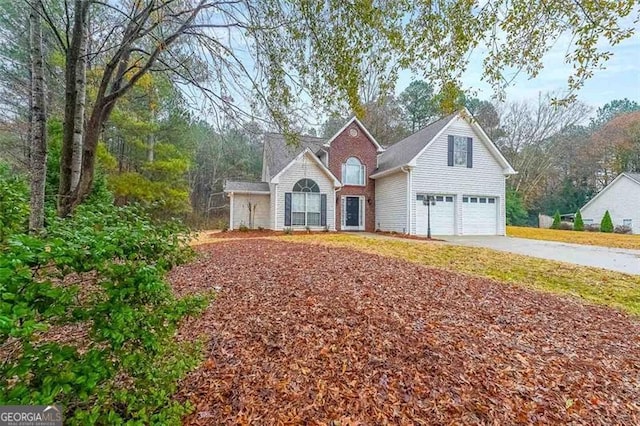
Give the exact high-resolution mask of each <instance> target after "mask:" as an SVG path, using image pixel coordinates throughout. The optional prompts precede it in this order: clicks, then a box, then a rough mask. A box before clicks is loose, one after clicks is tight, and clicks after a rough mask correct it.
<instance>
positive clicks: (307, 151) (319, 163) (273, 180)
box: [271, 148, 342, 188]
mask: <svg viewBox="0 0 640 426" xmlns="http://www.w3.org/2000/svg"><path fill="white" fill-rule="evenodd" d="M304 156H307V158H309V159H310V160H311V161H312V162H313V163H314V164H315V165H317V166H318V167H319V168H320V170H322V171H323V172H324V173H325V174H326V175H327V177H329V179H331V181H332V182H333V186H334V187H336V188H339V187H340V186H342V184H341V183H340V181H339V180H338V178H337V177H335V176H334V174H333V173H331V170H329V169H328V168H327V167H326V166H325V165H324V164H323V163H322V161H320V159H319V158H318V156H317V155H316V154H315V153H314V152H313V151H312V150H311V149H309V148H305V149H304V150H303V151H302V152H301V153H299V154H298V155H297V156H296V157H295V158H293V159H292V160H291V161H289V163H288V164H287V165H286V166H285V167H284V168H283V169H282V170H280V172H278V174H276V175H275V176H274V177H273V178H271V183H279V182H280V177H281V176H282V175H283V174H285V173H286V172H287V170H289V168H290V167H291V166H293V164H294V163H295V162H296V161H298V160H300V159H301V158H302V157H304Z"/></svg>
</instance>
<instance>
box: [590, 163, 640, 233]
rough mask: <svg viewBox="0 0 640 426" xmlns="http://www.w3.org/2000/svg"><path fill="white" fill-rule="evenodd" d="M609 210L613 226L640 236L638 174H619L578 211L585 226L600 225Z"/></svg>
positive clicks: (639, 182) (639, 183) (639, 184)
mask: <svg viewBox="0 0 640 426" xmlns="http://www.w3.org/2000/svg"><path fill="white" fill-rule="evenodd" d="M607 210H609V214H610V215H611V221H612V222H613V226H620V225H624V226H628V227H629V228H631V232H632V233H634V234H640V173H626V172H625V173H621V174H619V175H618V177H616V178H615V179H614V180H613V181H612V182H611V183H610V184H609V185H607V186H606V187H605V188H604V189H603V190H602V191H600V192H599V193H598V194H596V196H595V197H593V198H592V199H591V200H590V201H589V202H588V203H587V204H585V205H584V207H582V208H581V209H580V213H581V214H582V220H583V221H584V224H585V225H600V222H601V221H602V217H603V216H604V214H605V212H606V211H607Z"/></svg>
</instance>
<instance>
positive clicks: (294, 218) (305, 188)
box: [285, 179, 326, 226]
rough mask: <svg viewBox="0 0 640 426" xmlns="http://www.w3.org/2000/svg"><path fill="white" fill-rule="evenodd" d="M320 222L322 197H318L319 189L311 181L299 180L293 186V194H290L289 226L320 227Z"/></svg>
mask: <svg viewBox="0 0 640 426" xmlns="http://www.w3.org/2000/svg"><path fill="white" fill-rule="evenodd" d="M325 197H326V196H325ZM325 203H326V202H325ZM285 211H286V208H285ZM285 214H286V212H285ZM321 222H322V197H321V196H320V187H319V186H318V184H317V183H316V182H315V181H313V180H311V179H300V180H299V181H298V182H296V184H295V185H293V192H292V193H291V225H293V226H320V225H321Z"/></svg>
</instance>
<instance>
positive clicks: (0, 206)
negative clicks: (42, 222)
mask: <svg viewBox="0 0 640 426" xmlns="http://www.w3.org/2000/svg"><path fill="white" fill-rule="evenodd" d="M28 200H29V188H28V187H27V184H26V182H25V181H24V180H23V179H21V177H20V176H17V175H15V174H12V173H11V172H10V171H9V167H8V166H7V165H5V164H0V249H1V248H2V245H3V244H4V243H5V242H6V240H7V238H9V236H11V235H12V234H14V233H19V232H25V231H26V230H27V222H28V218H29V202H28Z"/></svg>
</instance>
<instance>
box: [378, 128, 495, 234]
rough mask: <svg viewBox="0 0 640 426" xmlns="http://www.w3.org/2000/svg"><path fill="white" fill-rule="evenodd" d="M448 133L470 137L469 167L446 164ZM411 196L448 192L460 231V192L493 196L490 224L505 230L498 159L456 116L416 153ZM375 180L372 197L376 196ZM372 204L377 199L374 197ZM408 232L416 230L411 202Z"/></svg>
mask: <svg viewBox="0 0 640 426" xmlns="http://www.w3.org/2000/svg"><path fill="white" fill-rule="evenodd" d="M448 135H455V136H463V137H471V138H473V167H472V168H467V167H448V165H447V149H448ZM411 182H412V188H411V199H412V200H415V198H416V194H452V195H455V196H456V203H455V204H456V205H455V217H456V219H455V230H456V232H455V233H456V234H461V233H462V196H463V195H464V196H467V195H469V194H472V195H474V194H478V195H477V196H478V197H492V198H495V199H496V208H497V220H496V221H497V223H496V225H495V226H492V228H495V229H496V233H497V234H499V235H504V234H505V231H506V229H505V205H504V202H505V176H504V173H503V168H502V166H501V165H500V163H499V162H498V160H497V159H496V158H495V157H494V156H493V155H492V154H491V152H490V151H489V149H488V148H487V147H486V146H485V145H484V143H483V142H482V141H481V139H480V136H479V135H477V134H476V133H475V131H474V130H473V128H472V127H471V125H470V124H469V123H467V122H466V121H465V120H464V119H463V118H461V117H458V118H455V119H454V120H453V122H452V123H451V124H450V125H449V126H448V128H446V129H445V131H444V132H443V133H442V134H441V135H440V136H439V137H438V138H437V139H436V140H434V141H433V142H432V143H431V145H430V146H429V147H428V148H427V149H426V150H425V151H424V152H423V153H422V154H421V155H420V156H419V157H418V159H417V162H416V167H415V168H414V169H413V170H412V171H411ZM377 185H378V181H376V197H377V193H378V190H377ZM376 204H378V199H377V198H376ZM410 215H411V231H410V232H411V233H415V230H416V225H415V224H416V209H415V203H412V208H411V212H410Z"/></svg>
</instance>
